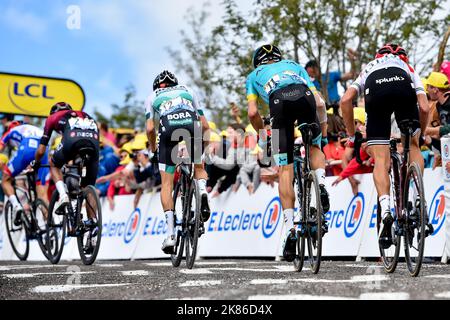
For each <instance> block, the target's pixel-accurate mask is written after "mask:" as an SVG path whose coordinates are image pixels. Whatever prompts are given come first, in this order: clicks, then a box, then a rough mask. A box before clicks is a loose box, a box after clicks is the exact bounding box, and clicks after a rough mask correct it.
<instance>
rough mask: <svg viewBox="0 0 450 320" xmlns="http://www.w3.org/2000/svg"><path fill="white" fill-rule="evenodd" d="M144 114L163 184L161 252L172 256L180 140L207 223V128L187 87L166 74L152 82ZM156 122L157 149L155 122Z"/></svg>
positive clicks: (168, 73)
mask: <svg viewBox="0 0 450 320" xmlns="http://www.w3.org/2000/svg"><path fill="white" fill-rule="evenodd" d="M145 110H146V111H145V112H146V119H147V123H146V127H147V136H148V140H149V144H150V151H151V152H152V153H153V154H155V153H156V151H157V150H158V158H159V159H158V162H159V170H160V172H161V180H162V186H161V204H162V207H163V210H164V213H165V216H166V222H167V226H168V236H167V238H166V239H165V240H164V242H163V245H162V250H163V252H164V253H166V254H171V253H173V250H174V246H175V244H176V237H175V229H174V228H175V222H174V203H173V199H172V192H173V180H174V173H175V165H176V163H177V155H178V143H179V142H180V138H181V139H183V140H184V141H185V142H186V145H187V146H188V153H189V155H190V159H191V161H193V162H194V164H195V169H194V170H195V173H194V178H195V179H197V181H198V185H199V189H200V194H201V214H202V219H203V222H206V221H207V220H208V219H209V216H210V209H209V203H208V194H207V191H206V180H207V179H208V175H207V173H206V171H205V169H204V167H203V164H202V159H201V156H202V150H201V149H202V142H203V139H202V137H203V135H202V131H203V132H206V131H208V130H209V125H208V121H207V120H206V118H205V115H204V113H203V110H202V109H201V108H200V105H199V102H198V100H197V98H196V96H195V95H194V94H193V92H192V91H191V90H189V89H188V88H187V87H186V86H182V85H179V84H178V80H177V78H176V77H175V75H173V74H172V73H171V72H169V71H163V72H161V73H160V74H159V75H158V76H157V77H156V78H155V81H154V82H153V93H152V95H150V96H149V97H148V98H147V100H146V102H145ZM158 118H159V131H158V136H159V142H158V146H157V145H156V129H155V122H157V121H158V120H157V119H158ZM186 133H188V136H186Z"/></svg>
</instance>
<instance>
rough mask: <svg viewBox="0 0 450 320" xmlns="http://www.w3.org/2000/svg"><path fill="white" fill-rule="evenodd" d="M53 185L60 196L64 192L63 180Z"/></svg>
mask: <svg viewBox="0 0 450 320" xmlns="http://www.w3.org/2000/svg"><path fill="white" fill-rule="evenodd" d="M55 185H56V189H57V190H58V193H59V195H60V196H61V195H63V194H65V193H66V186H65V185H64V182H62V181H58V182H56V183H55Z"/></svg>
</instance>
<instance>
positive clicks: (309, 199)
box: [304, 171, 323, 274]
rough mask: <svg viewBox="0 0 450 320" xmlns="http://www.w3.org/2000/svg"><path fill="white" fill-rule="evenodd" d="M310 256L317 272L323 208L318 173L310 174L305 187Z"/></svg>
mask: <svg viewBox="0 0 450 320" xmlns="http://www.w3.org/2000/svg"><path fill="white" fill-rule="evenodd" d="M305 196H306V201H305V208H304V210H306V223H307V244H308V256H309V263H310V266H311V271H312V272H313V273H314V274H317V273H318V272H319V269H320V262H321V260H322V237H323V228H322V227H323V209H322V203H321V201H320V189H319V182H318V180H317V176H316V173H315V172H314V171H311V172H310V173H309V175H308V178H307V181H306V188H305Z"/></svg>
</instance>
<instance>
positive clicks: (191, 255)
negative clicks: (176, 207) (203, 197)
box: [186, 180, 200, 269]
mask: <svg viewBox="0 0 450 320" xmlns="http://www.w3.org/2000/svg"><path fill="white" fill-rule="evenodd" d="M194 197H195V210H192V200H193V199H194ZM186 209H187V213H188V214H187V217H188V220H187V232H186V267H187V268H188V269H192V268H193V267H194V262H195V258H196V256H197V246H198V235H199V230H198V229H199V227H200V194H199V188H198V183H197V180H193V181H192V183H191V188H190V190H189V198H188V202H187V205H186Z"/></svg>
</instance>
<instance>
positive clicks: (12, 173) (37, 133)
mask: <svg viewBox="0 0 450 320" xmlns="http://www.w3.org/2000/svg"><path fill="white" fill-rule="evenodd" d="M42 134H43V131H42V130H41V129H39V128H37V127H35V126H32V125H29V124H23V123H22V122H21V121H13V122H11V124H10V125H9V126H8V130H7V131H6V133H5V134H4V135H3V137H2V139H1V140H0V152H1V151H3V149H4V148H5V147H6V146H7V145H9V146H10V147H11V148H13V149H15V150H14V151H13V155H12V157H11V159H10V160H9V162H8V165H7V166H6V167H5V169H4V170H3V177H2V187H3V191H4V192H5V194H6V196H7V197H8V200H9V201H10V202H11V204H12V207H13V215H15V219H14V224H15V225H16V226H19V225H20V224H21V223H22V221H21V218H20V217H21V216H22V211H23V208H22V205H21V204H20V202H19V200H18V199H17V197H16V194H15V192H14V187H13V185H12V180H13V179H14V177H16V176H17V175H19V174H20V173H21V172H22V171H24V170H25V169H26V168H27V167H28V166H29V165H30V164H31V162H32V161H33V160H34V154H35V153H36V150H37V148H38V146H39V140H40V139H41V137H42ZM42 163H43V164H47V163H48V154H47V152H46V155H45V157H44V160H43V162H42ZM49 172H50V171H49V169H48V168H41V169H40V170H39V171H38V175H37V184H38V185H37V192H38V196H39V197H40V198H41V199H47V196H46V194H47V192H46V191H47V190H46V188H45V184H46V181H47V180H48V176H49Z"/></svg>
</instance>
